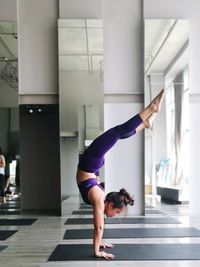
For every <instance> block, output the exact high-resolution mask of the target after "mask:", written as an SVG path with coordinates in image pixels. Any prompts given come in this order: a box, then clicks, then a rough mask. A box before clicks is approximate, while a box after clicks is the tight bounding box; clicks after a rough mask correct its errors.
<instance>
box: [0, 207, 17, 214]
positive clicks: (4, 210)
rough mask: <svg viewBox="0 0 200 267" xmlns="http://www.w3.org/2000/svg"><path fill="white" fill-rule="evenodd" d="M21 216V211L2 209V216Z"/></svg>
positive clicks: (0, 212)
mask: <svg viewBox="0 0 200 267" xmlns="http://www.w3.org/2000/svg"><path fill="white" fill-rule="evenodd" d="M19 214H21V210H20V209H12V208H10V209H2V210H1V209H0V215H19Z"/></svg>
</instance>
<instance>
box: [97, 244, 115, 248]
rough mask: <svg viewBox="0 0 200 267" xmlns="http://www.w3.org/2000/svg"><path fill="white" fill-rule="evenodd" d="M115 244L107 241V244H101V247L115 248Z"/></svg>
mask: <svg viewBox="0 0 200 267" xmlns="http://www.w3.org/2000/svg"><path fill="white" fill-rule="evenodd" d="M113 247H114V245H113V244H109V243H105V244H101V245H100V248H113Z"/></svg>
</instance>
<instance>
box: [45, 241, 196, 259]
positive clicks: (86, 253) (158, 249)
mask: <svg viewBox="0 0 200 267" xmlns="http://www.w3.org/2000/svg"><path fill="white" fill-rule="evenodd" d="M106 251H107V252H108V253H112V254H114V255H115V258H114V260H117V261H119V260H200V244H116V245H115V246H114V247H113V248H112V249H106ZM84 260H86V261H90V260H92V261H94V260H96V261H102V260H104V259H99V258H98V259H97V258H95V257H94V255H93V248H92V245H88V244H84V245H83V244H76V245H74V244H70V245H58V246H57V247H56V248H55V250H54V251H53V253H52V254H51V256H50V257H49V259H48V261H84Z"/></svg>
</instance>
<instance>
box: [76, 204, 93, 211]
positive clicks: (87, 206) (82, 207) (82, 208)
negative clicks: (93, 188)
mask: <svg viewBox="0 0 200 267" xmlns="http://www.w3.org/2000/svg"><path fill="white" fill-rule="evenodd" d="M79 209H81V210H84V209H85V210H91V209H92V206H91V205H90V206H89V205H86V206H80V207H79Z"/></svg>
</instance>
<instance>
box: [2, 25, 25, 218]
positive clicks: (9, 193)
mask: <svg viewBox="0 0 200 267" xmlns="http://www.w3.org/2000/svg"><path fill="white" fill-rule="evenodd" d="M17 42H18V40H17V23H16V22H14V21H12V22H11V21H5V22H3V21H1V22H0V95H1V97H0V122H1V123H0V146H1V148H2V152H3V156H4V157H5V163H6V164H5V168H4V170H3V172H4V177H3V181H2V180H1V181H0V183H1V199H0V201H1V204H0V213H1V214H19V213H20V212H21V211H20V175H19V159H20V157H19V108H18V60H17V58H18V53H17V49H18V48H17ZM2 191H3V193H2Z"/></svg>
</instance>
